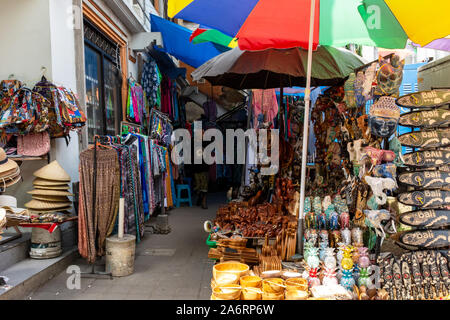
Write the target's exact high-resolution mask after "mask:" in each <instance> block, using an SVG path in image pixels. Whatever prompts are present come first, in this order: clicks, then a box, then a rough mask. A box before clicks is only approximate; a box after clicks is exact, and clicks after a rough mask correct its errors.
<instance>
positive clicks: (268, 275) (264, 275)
mask: <svg viewBox="0 0 450 320" xmlns="http://www.w3.org/2000/svg"><path fill="white" fill-rule="evenodd" d="M280 275H281V271H280V270H268V271H264V272H262V273H261V278H263V279H267V278H279V277H280Z"/></svg>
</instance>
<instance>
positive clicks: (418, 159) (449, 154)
mask: <svg viewBox="0 0 450 320" xmlns="http://www.w3.org/2000/svg"><path fill="white" fill-rule="evenodd" d="M403 159H404V164H405V165H407V166H411V167H421V168H433V167H440V166H445V165H447V164H450V150H446V149H440V150H433V151H418V152H410V153H406V154H404V155H403Z"/></svg>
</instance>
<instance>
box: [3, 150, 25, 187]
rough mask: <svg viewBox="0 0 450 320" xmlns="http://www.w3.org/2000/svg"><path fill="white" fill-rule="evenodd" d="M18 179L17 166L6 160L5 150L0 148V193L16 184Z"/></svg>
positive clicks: (18, 171) (18, 170)
mask: <svg viewBox="0 0 450 320" xmlns="http://www.w3.org/2000/svg"><path fill="white" fill-rule="evenodd" d="M20 179H21V177H20V168H19V166H18V164H17V163H16V162H15V161H13V160H11V159H8V156H7V155H6V152H5V150H3V149H2V148H0V191H2V192H3V191H5V189H6V188H8V187H11V186H12V185H14V184H16V183H17V182H19V181H20Z"/></svg>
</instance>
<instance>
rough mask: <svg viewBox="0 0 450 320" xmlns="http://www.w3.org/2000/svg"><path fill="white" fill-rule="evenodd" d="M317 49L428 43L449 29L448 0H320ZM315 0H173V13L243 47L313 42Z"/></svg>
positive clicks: (255, 48) (299, 44)
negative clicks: (225, 36)
mask: <svg viewBox="0 0 450 320" xmlns="http://www.w3.org/2000/svg"><path fill="white" fill-rule="evenodd" d="M315 3H316V4H315V7H316V9H315V19H314V21H315V23H314V38H313V50H315V49H316V48H317V45H319V44H320V45H332V46H344V45H347V44H349V43H354V44H360V45H368V46H376V47H382V48H388V49H397V48H401V49H402V48H404V47H405V46H406V42H407V40H408V38H409V39H411V40H412V41H413V42H415V43H417V44H419V45H421V46H426V45H427V44H429V43H430V42H432V41H433V40H436V39H441V38H445V37H447V36H448V35H449V34H450V19H448V18H447V17H446V15H447V13H448V12H449V10H450V1H448V0H434V1H425V0H411V1H404V0H316V2H315ZM310 7H311V0H277V1H274V0H246V1H242V0H221V1H211V0H169V3H168V14H169V16H170V17H173V18H179V19H184V20H188V21H192V22H195V23H199V24H201V25H203V26H207V27H208V28H211V29H215V30H217V31H220V32H221V33H223V34H224V35H227V36H229V37H230V38H237V39H238V44H239V47H240V48H241V49H242V50H262V49H266V48H291V47H302V48H305V49H306V48H307V47H308V40H309V38H308V36H309V32H308V31H309V21H310Z"/></svg>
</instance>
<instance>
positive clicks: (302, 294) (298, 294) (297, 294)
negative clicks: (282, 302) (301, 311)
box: [285, 289, 309, 300]
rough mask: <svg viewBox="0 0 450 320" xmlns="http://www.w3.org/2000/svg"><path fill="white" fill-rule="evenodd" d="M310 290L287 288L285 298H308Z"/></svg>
mask: <svg viewBox="0 0 450 320" xmlns="http://www.w3.org/2000/svg"><path fill="white" fill-rule="evenodd" d="M308 296H309V295H308V291H303V290H295V289H291V290H286V292H285V298H286V300H306V299H308Z"/></svg>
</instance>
